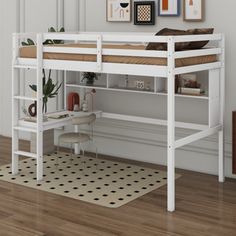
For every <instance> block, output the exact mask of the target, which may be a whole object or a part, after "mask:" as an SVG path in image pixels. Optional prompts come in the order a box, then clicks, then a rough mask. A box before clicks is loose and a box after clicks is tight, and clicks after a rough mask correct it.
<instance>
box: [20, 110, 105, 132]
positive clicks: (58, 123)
mask: <svg viewBox="0 0 236 236" xmlns="http://www.w3.org/2000/svg"><path fill="white" fill-rule="evenodd" d="M91 113H95V114H96V116H97V118H100V117H101V116H102V112H101V111H93V112H83V111H79V112H71V111H60V112H55V113H49V114H47V116H48V119H47V121H44V122H43V130H44V131H45V130H49V129H56V128H60V127H63V126H67V125H70V124H71V119H72V118H73V117H83V116H87V115H89V114H91ZM64 114H68V115H69V116H67V117H65V118H58V119H53V118H50V116H54V115H64ZM19 125H20V126H23V127H29V128H36V127H37V124H36V123H35V122H31V121H25V120H24V119H21V120H20V121H19Z"/></svg>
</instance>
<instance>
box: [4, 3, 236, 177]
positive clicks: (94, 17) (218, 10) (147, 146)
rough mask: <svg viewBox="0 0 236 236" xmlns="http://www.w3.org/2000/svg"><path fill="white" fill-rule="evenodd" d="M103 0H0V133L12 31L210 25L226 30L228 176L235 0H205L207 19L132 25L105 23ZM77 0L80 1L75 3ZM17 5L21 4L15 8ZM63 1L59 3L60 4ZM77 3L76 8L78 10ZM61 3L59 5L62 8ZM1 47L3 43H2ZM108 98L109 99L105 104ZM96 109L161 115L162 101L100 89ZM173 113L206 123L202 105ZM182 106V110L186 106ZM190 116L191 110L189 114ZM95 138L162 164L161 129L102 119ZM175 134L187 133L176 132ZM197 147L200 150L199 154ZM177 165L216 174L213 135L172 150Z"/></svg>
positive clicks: (7, 125)
mask: <svg viewBox="0 0 236 236" xmlns="http://www.w3.org/2000/svg"><path fill="white" fill-rule="evenodd" d="M105 2H106V1H105V0H96V1H95V0H80V1H79V0H64V1H63V0H12V1H9V0H1V1H0V15H1V21H0V27H1V32H3V34H2V35H3V36H2V37H1V38H0V40H1V43H0V47H1V54H0V58H1V61H0V62H1V63H0V112H1V113H0V114H1V115H0V124H1V125H0V134H2V135H6V136H11V111H10V107H11V92H10V91H11V66H10V65H11V33H13V32H17V31H19V30H21V31H24V30H26V31H46V30H47V28H48V27H49V26H51V25H54V26H60V25H62V24H63V23H64V25H65V27H66V29H67V30H71V31H74V30H77V29H78V28H80V29H81V30H87V31H150V32H157V31H158V30H159V29H161V28H163V27H172V28H183V29H185V28H194V27H215V29H216V32H223V33H225V34H226V112H225V114H226V122H225V124H226V150H227V152H226V156H227V175H228V176H230V174H231V168H230V162H231V159H230V157H231V111H232V110H234V108H235V107H236V99H235V92H234V90H235V87H236V86H235V85H236V80H235V79H234V73H235V70H234V64H235V61H236V58H235V57H236V55H235V54H234V52H235V47H236V44H235V41H236V32H235V30H233V26H232V24H233V22H234V21H235V13H234V12H235V7H236V3H235V0H227V4H226V3H225V2H226V1H222V0H207V1H206V20H205V22H202V23H187V22H183V21H182V16H181V17H157V21H156V25H155V26H135V25H133V23H132V22H131V23H109V22H106V17H105V16H106V13H105V9H106V7H105ZM78 3H79V4H78ZM17 4H20V5H21V7H19V5H17ZM61 4H62V5H61ZM78 5H80V9H79V10H78ZM60 6H64V7H63V10H61V9H60ZM3 45H4V46H3ZM107 101H109V102H107ZM96 103H97V106H98V107H99V108H102V109H105V110H110V111H118V112H119V111H120V112H122V111H125V112H126V113H129V114H138V115H147V116H154V117H161V118H164V117H165V116H166V100H165V98H158V99H157V100H156V101H155V100H154V99H153V97H148V96H143V95H142V96H138V95H128V94H124V93H122V94H117V93H104V94H102V93H99V92H98V94H97V97H96ZM177 103H178V112H177V117H178V118H179V119H182V120H186V121H187V120H189V121H198V122H202V123H203V122H205V120H206V118H205V117H204V115H203V114H204V113H205V111H206V107H207V105H206V103H205V102H202V101H194V100H191V103H189V101H187V100H185V99H178V100H177ZM186 107H187V108H186ZM190 114H194V115H193V116H191V115H190ZM96 134H97V137H98V138H97V142H98V144H99V148H100V152H103V153H106V154H112V155H117V156H122V157H129V158H131V159H137V160H147V161H150V162H154V163H165V161H166V154H165V148H164V146H165V145H166V132H165V130H164V129H163V128H162V127H153V126H146V125H140V124H135V123H133V124H131V123H126V122H114V121H111V120H110V121H105V120H101V121H98V122H97V128H96ZM177 134H178V136H179V137H182V136H184V135H186V134H188V131H178V132H177ZM199 150H201V152H199ZM177 166H179V167H183V168H187V169H195V170H198V171H202V172H208V173H213V174H215V173H216V172H217V137H211V138H208V139H205V140H204V141H201V142H197V143H195V144H193V145H190V146H187V147H185V148H184V149H182V150H181V151H178V152H177Z"/></svg>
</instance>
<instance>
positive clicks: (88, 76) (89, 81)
mask: <svg viewBox="0 0 236 236" xmlns="http://www.w3.org/2000/svg"><path fill="white" fill-rule="evenodd" d="M97 79H98V77H97V74H96V73H94V72H83V73H82V80H81V81H82V82H83V81H84V80H86V85H93V84H94V81H95V80H97Z"/></svg>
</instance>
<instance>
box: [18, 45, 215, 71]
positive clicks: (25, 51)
mask: <svg viewBox="0 0 236 236" xmlns="http://www.w3.org/2000/svg"><path fill="white" fill-rule="evenodd" d="M54 46H55V47H75V48H96V45H95V44H64V45H54ZM103 48H110V49H129V50H144V49H145V46H144V45H103ZM20 57H21V58H36V46H28V47H27V46H26V47H21V48H20ZM43 58H44V59H51V60H70V61H89V62H95V61H96V60H97V56H96V55H87V54H67V53H48V52H46V53H44V55H43ZM102 61H103V62H109V63H124V64H139V65H141V64H142V65H159V66H166V65H167V59H166V58H160V57H157V58H153V57H132V56H103V57H102ZM216 61H217V56H216V55H208V56H199V57H188V58H181V59H176V62H175V63H176V67H182V66H191V65H198V64H205V63H211V62H216Z"/></svg>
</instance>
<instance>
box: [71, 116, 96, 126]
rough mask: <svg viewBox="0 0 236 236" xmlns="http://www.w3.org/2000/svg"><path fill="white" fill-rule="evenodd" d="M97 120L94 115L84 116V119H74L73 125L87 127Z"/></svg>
mask: <svg viewBox="0 0 236 236" xmlns="http://www.w3.org/2000/svg"><path fill="white" fill-rule="evenodd" d="M95 120H96V115H95V114H94V113H92V114H90V115H88V116H82V117H74V118H73V119H72V124H73V125H85V124H88V125H90V124H92V123H93V122H94V121H95Z"/></svg>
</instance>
